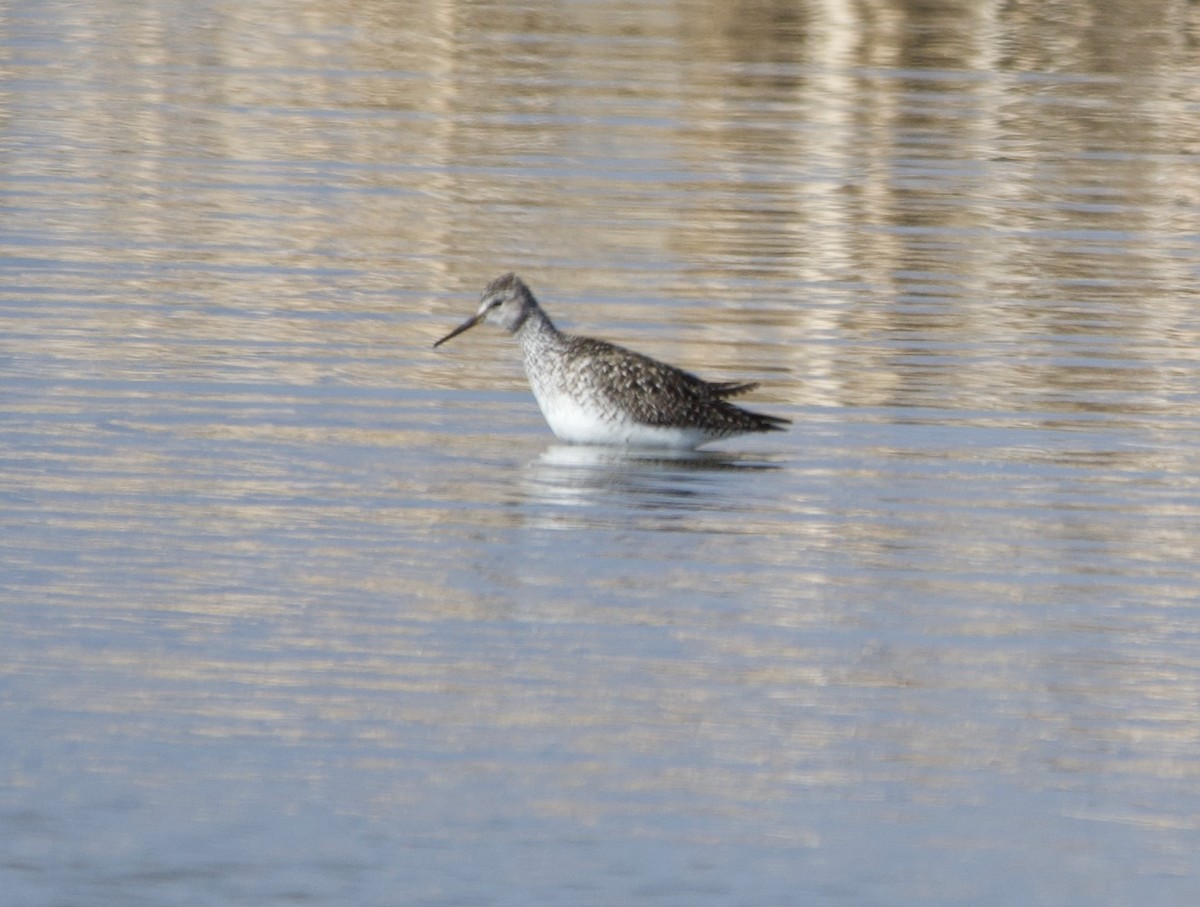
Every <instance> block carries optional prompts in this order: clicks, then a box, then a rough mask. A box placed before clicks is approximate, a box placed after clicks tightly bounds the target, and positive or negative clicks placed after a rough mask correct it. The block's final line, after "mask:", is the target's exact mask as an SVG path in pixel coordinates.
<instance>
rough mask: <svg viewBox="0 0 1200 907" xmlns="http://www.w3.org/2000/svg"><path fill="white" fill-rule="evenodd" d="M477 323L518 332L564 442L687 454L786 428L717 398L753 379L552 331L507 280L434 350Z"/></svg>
mask: <svg viewBox="0 0 1200 907" xmlns="http://www.w3.org/2000/svg"><path fill="white" fill-rule="evenodd" d="M481 321H487V322H489V323H491V324H496V325H498V326H500V327H503V328H504V329H505V330H507V331H509V332H510V333H513V334H515V335H516V336H517V340H518V341H519V343H520V345H521V351H522V358H523V361H524V366H525V373H526V376H527V377H528V378H529V383H530V386H531V387H532V389H533V393H534V396H535V397H536V398H537V401H538V405H539V406H540V408H541V410H542V414H543V415H544V416H545V417H546V421H547V422H548V423H549V424H550V427H551V429H552V430H553V431H554V433H555V434H556V435H558V437H560V438H562V439H563V440H565V441H571V442H576V443H590V444H622V445H631V446H645V447H677V448H689V449H690V448H693V447H698V446H699V445H701V444H706V443H708V442H709V441H714V440H718V439H720V438H726V437H731V436H733V435H739V434H745V433H747V432H765V431H781V430H783V429H784V427H785V426H787V425H789V424H791V423H790V421H789V420H788V419H783V418H780V417H778V416H768V415H764V414H762V413H756V412H751V411H750V410H746V409H743V408H741V407H740V406H736V405H735V404H733V403H730V402H729V401H728V400H727V399H726V398H727V397H734V396H737V395H739V394H744V393H746V392H747V391H750V390H752V389H753V388H755V387H757V383H755V382H741V381H719V382H711V381H705V380H704V379H703V378H700V377H697V376H696V375H693V374H692V373H691V372H687V371H684V370H683V369H680V368H676V367H675V366H673V365H668V364H667V363H665V362H660V361H659V360H657V359H653V358H651V357H649V356H645V355H643V354H641V353H636V352H634V351H633V350H629V349H626V348H625V347H622V346H618V345H616V344H614V343H609V342H608V341H605V340H596V339H594V338H591V337H578V336H574V335H571V334H566V333H563V332H562V331H559V330H558V328H556V327H555V326H554V324H553V322H551V320H550V318H549V317H548V316H547V315H546V313H545V312H544V311H543V310H542V308H541V306H539V305H538V303H537V300H536V299H534V297H533V294H532V293H531V292H530V291H529V288H528V287H527V286H526V285H525V284H524V283H523V282H522V281H521V280H520V278H518V277H517V276H516V275H515V274H511V273H510V274H505V275H503V276H502V277H498V278H496V279H495V280H493V281H492V282H491V283H490V284H488V286H487V287H486V288H485V289H484V291H483V296H482V297H481V300H480V305H479V309H478V311H477V312H476V314H475V315H474V316H473V317H471V318H469V319H467V321H465V322H463V323H462V324H461V325H459V326H458V327H457V328H455V329H454V330H453V331H451V332H450V333H449V334H447V335H446V336H445V337H443V338H442V339H441V340H439V341H437V343H435V344H434V346H440V345H441V344H442V343H445V342H446V341H447V340H449V339H450V338H451V337H455V336H457V335H458V334H461V333H462V332H463V331H465V330H467V329H468V328H471V327H474V326H475V325H476V324H478V323H480V322H481Z"/></svg>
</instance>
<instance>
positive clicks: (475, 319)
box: [434, 315, 483, 348]
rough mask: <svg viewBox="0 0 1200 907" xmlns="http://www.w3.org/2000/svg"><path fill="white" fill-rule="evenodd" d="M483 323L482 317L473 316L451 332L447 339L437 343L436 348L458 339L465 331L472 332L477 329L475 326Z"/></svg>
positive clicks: (444, 338)
mask: <svg viewBox="0 0 1200 907" xmlns="http://www.w3.org/2000/svg"><path fill="white" fill-rule="evenodd" d="M481 321H483V316H482V315H473V316H471V317H470V318H468V319H467V320H466V321H464V322H463V323H462V324H460V325H459V326H458V327H456V328H455V329H454V330H453V331H451V332H450V333H449V334H447V335H446V336H445V337H443V338H442V339H441V340H439V341H438V342H437V343H435V344H434V347H435V348H436V347H439V346H441V345H442V344H443V343H445V342H446V341H447V340H450V339H452V338H454V337H457V336H458V335H459V334H461V333H462V332H463V331H466V330H470V329H471V328H473V327H475V325H477V324H479V322H481Z"/></svg>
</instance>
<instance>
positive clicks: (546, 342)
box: [516, 305, 565, 357]
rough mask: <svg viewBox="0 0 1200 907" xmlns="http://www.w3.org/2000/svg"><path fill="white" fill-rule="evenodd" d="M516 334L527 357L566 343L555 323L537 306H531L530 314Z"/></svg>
mask: <svg viewBox="0 0 1200 907" xmlns="http://www.w3.org/2000/svg"><path fill="white" fill-rule="evenodd" d="M516 334H517V340H518V341H519V342H520V344H521V350H522V351H523V352H524V353H525V355H526V356H527V357H528V356H530V355H532V354H534V353H535V352H542V351H545V350H547V349H552V348H555V347H559V346H561V345H562V344H563V343H564V342H565V340H564V338H563V335H562V333H561V332H560V331H559V329H558V328H556V327H555V326H554V322H552V321H551V320H550V318H549V316H548V315H547V314H546V313H545V312H543V311H542V310H541V308H540V307H538V306H536V305H534V306H530V308H529V313H528V314H527V315H526V316H525V320H524V321H522V322H521V326H520V327H519V328H517V331H516Z"/></svg>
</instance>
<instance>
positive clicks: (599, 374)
mask: <svg viewBox="0 0 1200 907" xmlns="http://www.w3.org/2000/svg"><path fill="white" fill-rule="evenodd" d="M565 358H566V360H567V362H566V367H567V369H568V370H569V371H570V372H571V373H572V379H571V380H578V381H584V382H587V383H588V385H589V388H588V390H589V392H590V393H591V394H594V395H598V396H603V397H604V398H605V399H606V400H607V402H608V404H609V405H610V406H611V407H612V408H613V409H615V410H620V411H623V412H626V413H628V414H629V415H630V416H631V417H632V418H633V419H635V420H636V421H637V422H640V423H642V424H643V425H652V426H660V427H664V428H666V427H681V428H687V427H692V426H696V425H704V426H707V427H709V428H711V429H713V430H715V431H718V432H722V433H724V432H727V433H728V434H740V433H741V432H748V431H780V430H782V429H783V427H784V426H785V425H790V424H791V422H790V420H788V419H783V418H779V417H777V416H766V415H762V414H760V413H754V412H750V411H749V410H745V409H742V408H741V407H739V406H735V405H734V404H732V403H729V402H728V401H727V400H725V399H724V398H725V397H732V396H735V395H737V394H742V393H745V392H746V391H749V390H751V389H752V388H754V387H757V384H756V383H755V382H741V381H726V382H715V383H713V382H708V381H705V380H704V379H703V378H699V377H697V376H696V375H693V374H692V373H691V372H685V371H684V370H683V369H679V368H676V367H675V366H673V365H667V363H665V362H659V361H658V360H657V359H652V358H650V357H649V356H643V355H642V354H641V353H635V352H633V351H632V350H627V349H625V348H624V347H621V346H617V345H616V344H612V343H608V342H606V341H604V340H595V339H592V338H590V337H571V338H570V339H569V340H568V343H567V348H566V357H565Z"/></svg>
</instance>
